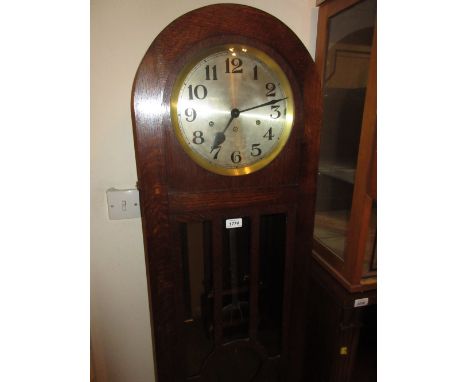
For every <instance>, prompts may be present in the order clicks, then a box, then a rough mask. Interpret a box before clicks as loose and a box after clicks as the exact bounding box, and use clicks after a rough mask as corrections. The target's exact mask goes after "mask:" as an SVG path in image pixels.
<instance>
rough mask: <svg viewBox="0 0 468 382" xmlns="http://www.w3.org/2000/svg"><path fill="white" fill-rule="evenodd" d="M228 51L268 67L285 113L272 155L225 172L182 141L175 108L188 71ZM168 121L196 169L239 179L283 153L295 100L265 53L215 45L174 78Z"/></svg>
mask: <svg viewBox="0 0 468 382" xmlns="http://www.w3.org/2000/svg"><path fill="white" fill-rule="evenodd" d="M229 48H234V49H240V50H242V49H247V51H248V54H249V55H250V56H253V57H255V59H257V60H259V61H262V62H263V63H264V64H265V65H267V66H268V68H269V69H270V70H271V71H272V72H273V73H274V74H275V75H276V76H277V78H278V79H279V80H280V82H281V86H282V89H283V91H284V94H285V96H286V97H287V101H286V103H287V109H286V110H287V111H286V118H285V121H286V124H285V126H284V128H283V132H282V134H281V137H280V139H279V140H278V142H277V144H276V145H275V146H274V148H273V149H272V151H270V152H269V153H268V154H267V155H266V156H264V157H263V158H262V159H260V160H258V161H257V162H254V163H252V164H249V165H247V166H244V167H237V168H226V167H223V166H220V165H216V164H214V163H212V162H210V161H209V160H207V159H206V158H205V157H203V156H202V155H200V154H199V153H197V152H196V151H194V150H193V149H192V148H191V147H190V146H189V145H187V142H186V141H185V139H184V136H183V133H182V131H181V130H182V129H181V127H180V124H179V119H178V115H177V105H178V98H179V93H180V91H181V88H182V85H183V83H184V80H185V78H186V77H187V75H188V74H189V73H190V71H191V70H192V69H193V68H194V67H195V66H196V65H197V64H198V63H199V62H200V61H201V60H203V59H204V58H206V57H207V56H210V55H212V54H214V53H217V52H222V51H224V50H226V51H228V49H229ZM170 114H171V121H172V126H173V128H174V132H175V134H176V137H177V140H178V141H179V143H180V144H181V145H182V148H183V149H184V151H185V152H186V153H187V154H188V156H189V157H190V158H191V159H192V160H193V161H194V162H195V163H197V164H198V165H200V166H201V167H203V168H204V169H206V170H208V171H211V172H214V173H216V174H219V175H227V176H239V175H247V174H251V173H253V172H255V171H258V170H260V169H262V168H264V167H265V166H267V165H268V164H269V163H271V162H272V161H273V159H275V158H276V157H277V156H278V155H279V154H280V152H281V151H282V150H283V148H284V146H285V145H286V142H287V141H288V139H289V136H290V134H291V130H292V126H293V123H294V98H293V92H292V88H291V84H290V82H289V80H288V78H287V76H286V74H285V73H284V71H283V70H282V69H281V67H280V66H279V64H278V63H277V62H276V61H275V60H274V59H273V58H271V57H270V56H269V55H268V54H266V53H265V52H263V51H261V50H259V49H257V48H254V47H252V46H249V45H246V44H238V43H235V44H223V45H217V46H214V47H210V48H208V49H205V50H203V51H201V52H200V53H199V54H197V55H194V56H193V57H192V58H191V59H190V60H189V62H188V63H187V64H186V65H185V66H184V67H183V68H182V70H181V71H180V74H179V75H178V76H177V79H176V81H175V83H174V86H173V89H172V93H171V113H170Z"/></svg>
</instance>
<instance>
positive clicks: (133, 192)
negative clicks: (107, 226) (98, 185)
mask: <svg viewBox="0 0 468 382" xmlns="http://www.w3.org/2000/svg"><path fill="white" fill-rule="evenodd" d="M106 195H107V210H108V211H109V219H110V220H120V219H133V218H139V217H140V216H141V214H140V194H139V192H138V190H137V189H133V188H132V189H127V190H118V189H116V188H109V189H108V190H107V191H106Z"/></svg>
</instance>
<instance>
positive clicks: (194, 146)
mask: <svg viewBox="0 0 468 382" xmlns="http://www.w3.org/2000/svg"><path fill="white" fill-rule="evenodd" d="M293 112H294V100H293V98H292V91H291V87H290V85H289V82H288V80H287V77H286V75H285V74H284V72H283V71H282V70H281V68H280V67H279V65H278V64H277V63H276V62H275V61H274V60H273V59H271V57H269V56H268V55H266V54H265V53H263V52H261V51H259V50H257V49H254V48H251V47H247V46H241V45H236V44H233V45H229V46H223V47H218V48H217V49H213V50H211V51H210V52H208V53H207V54H206V55H205V56H204V57H202V58H201V59H198V60H195V61H194V62H193V63H191V64H189V65H188V66H187V67H186V68H185V70H183V71H182V74H181V75H180V76H179V78H178V81H177V83H176V86H175V88H174V92H173V94H172V98H171V114H172V118H173V122H174V121H175V129H176V134H177V137H178V139H179V141H180V142H181V144H182V146H183V147H184V149H185V150H186V152H187V153H188V154H189V155H190V156H191V157H192V159H194V160H195V161H196V162H197V163H198V164H200V165H201V166H203V167H205V168H206V169H208V170H210V171H213V172H216V173H219V174H223V175H243V174H248V173H251V172H253V171H256V170H258V169H260V168H262V167H264V166H266V165H267V164H268V163H269V162H271V161H272V160H273V159H274V157H275V156H276V155H278V154H279V152H280V151H281V149H282V148H283V146H284V145H285V143H286V141H287V139H288V137H289V133H290V130H291V126H292V122H293Z"/></svg>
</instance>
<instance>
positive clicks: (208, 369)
mask: <svg viewBox="0 0 468 382" xmlns="http://www.w3.org/2000/svg"><path fill="white" fill-rule="evenodd" d="M294 215H295V212H294V209H293V208H276V209H273V210H272V209H270V210H268V209H267V210H266V211H255V213H253V214H252V211H250V212H249V213H246V211H230V212H229V214H226V213H225V214H222V215H211V216H204V217H200V218H199V219H198V220H196V221H194V220H191V221H186V220H185V219H180V218H179V219H174V221H173V222H172V226H173V229H172V232H173V235H174V239H175V240H174V242H177V243H178V244H177V245H175V246H174V248H173V256H174V257H176V258H178V259H179V267H180V270H181V272H180V277H179V278H178V309H177V311H178V325H179V328H178V335H179V336H180V338H179V341H178V343H179V344H180V347H181V349H179V351H180V355H181V359H180V360H181V362H180V373H181V375H180V377H182V380H200V381H223V382H229V381H232V382H242V381H280V380H281V379H280V375H284V372H283V373H282V372H281V370H282V369H284V362H283V358H284V356H283V355H284V354H285V351H286V348H287V330H285V328H287V327H288V324H289V317H288V313H289V311H290V306H289V301H290V296H289V294H290V291H291V281H292V280H291V277H290V275H291V272H288V270H289V269H290V268H291V266H292V256H293V252H292V246H293V243H292V240H291V239H292V237H291V234H292V232H294V227H293V226H292V224H293V223H292V222H294V220H295V219H294V217H295V216H294ZM288 222H289V224H288Z"/></svg>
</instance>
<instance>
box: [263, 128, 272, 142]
mask: <svg viewBox="0 0 468 382" xmlns="http://www.w3.org/2000/svg"><path fill="white" fill-rule="evenodd" d="M274 136H275V135H274V134H273V128H272V127H270V128H269V129H268V131H267V132H266V133H265V135H264V136H263V138H268V140H269V141H271V140H272V139H273V137H274Z"/></svg>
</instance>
